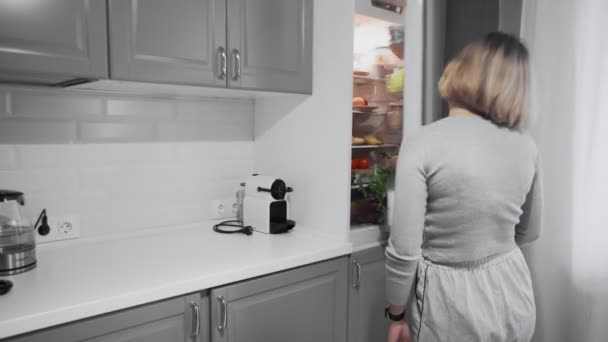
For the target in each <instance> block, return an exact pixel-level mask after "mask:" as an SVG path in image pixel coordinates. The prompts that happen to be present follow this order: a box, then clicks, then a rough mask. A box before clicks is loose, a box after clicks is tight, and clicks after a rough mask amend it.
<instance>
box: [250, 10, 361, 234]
mask: <svg viewBox="0 0 608 342" xmlns="http://www.w3.org/2000/svg"><path fill="white" fill-rule="evenodd" d="M353 31H354V3H353V1H349V0H332V1H319V0H318V1H315V2H314V48H313V49H314V51H313V53H314V57H313V58H314V62H313V65H314V75H313V95H312V96H285V97H267V98H262V99H258V100H256V105H255V169H256V171H257V172H259V173H261V174H269V175H274V176H277V177H281V178H283V179H285V180H286V181H287V182H288V183H289V185H290V186H292V187H293V188H294V194H293V195H292V197H291V198H292V202H291V214H292V217H293V218H294V219H295V220H296V221H297V223H298V226H299V227H300V229H306V230H307V231H310V232H313V233H318V234H322V235H327V236H330V237H334V238H337V239H344V240H345V239H348V234H349V229H350V227H349V225H350V223H349V220H350V219H349V212H350V206H349V203H350V144H351V130H352V117H351V116H352V114H351V98H352V57H353V38H352V37H353Z"/></svg>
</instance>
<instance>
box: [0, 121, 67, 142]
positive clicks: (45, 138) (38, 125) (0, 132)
mask: <svg viewBox="0 0 608 342" xmlns="http://www.w3.org/2000/svg"><path fill="white" fill-rule="evenodd" d="M75 138H76V124H75V123H74V122H72V121H64V120H44V119H29V118H27V119H25V118H21V119H12V118H11V119H0V144H53V143H71V142H73V141H74V140H75Z"/></svg>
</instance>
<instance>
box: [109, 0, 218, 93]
mask: <svg viewBox="0 0 608 342" xmlns="http://www.w3.org/2000/svg"><path fill="white" fill-rule="evenodd" d="M109 31H110V77H111V78H112V79H116V80H129V81H142V82H154V83H173V84H188V85H204V86H217V87H226V77H225V76H222V75H220V73H222V72H223V71H222V68H223V66H222V65H223V63H222V62H223V58H224V57H223V55H225V52H224V53H222V49H223V50H224V51H225V49H226V0H171V1H167V0H109Z"/></svg>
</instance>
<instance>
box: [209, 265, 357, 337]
mask: <svg viewBox="0 0 608 342" xmlns="http://www.w3.org/2000/svg"><path fill="white" fill-rule="evenodd" d="M347 260H348V259H347V258H341V259H335V260H331V261H328V262H323V263H320V264H314V265H310V266H305V267H302V268H298V269H295V270H291V271H286V272H282V273H278V274H275V275H271V276H267V277H263V278H259V279H254V280H250V281H246V282H242V283H238V284H234V285H230V286H226V287H222V288H219V289H216V290H213V291H212V292H211V293H212V294H211V297H210V301H211V318H212V319H211V322H212V323H211V329H212V339H211V340H212V341H214V342H220V341H221V342H285V341H290V342H310V341H315V342H345V341H346V314H347V308H346V300H347V298H346V297H347V296H346V291H345V289H346V286H347V279H346V278H347Z"/></svg>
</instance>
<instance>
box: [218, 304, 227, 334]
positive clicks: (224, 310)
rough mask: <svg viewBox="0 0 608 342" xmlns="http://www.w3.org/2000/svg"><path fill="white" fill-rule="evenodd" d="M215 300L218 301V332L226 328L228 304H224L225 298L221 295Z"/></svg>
mask: <svg viewBox="0 0 608 342" xmlns="http://www.w3.org/2000/svg"><path fill="white" fill-rule="evenodd" d="M217 301H218V302H220V317H221V321H220V324H219V325H218V326H217V330H218V331H219V332H223V331H225V330H226V326H227V325H228V305H227V304H226V300H225V299H224V297H223V296H218V297H217Z"/></svg>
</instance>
